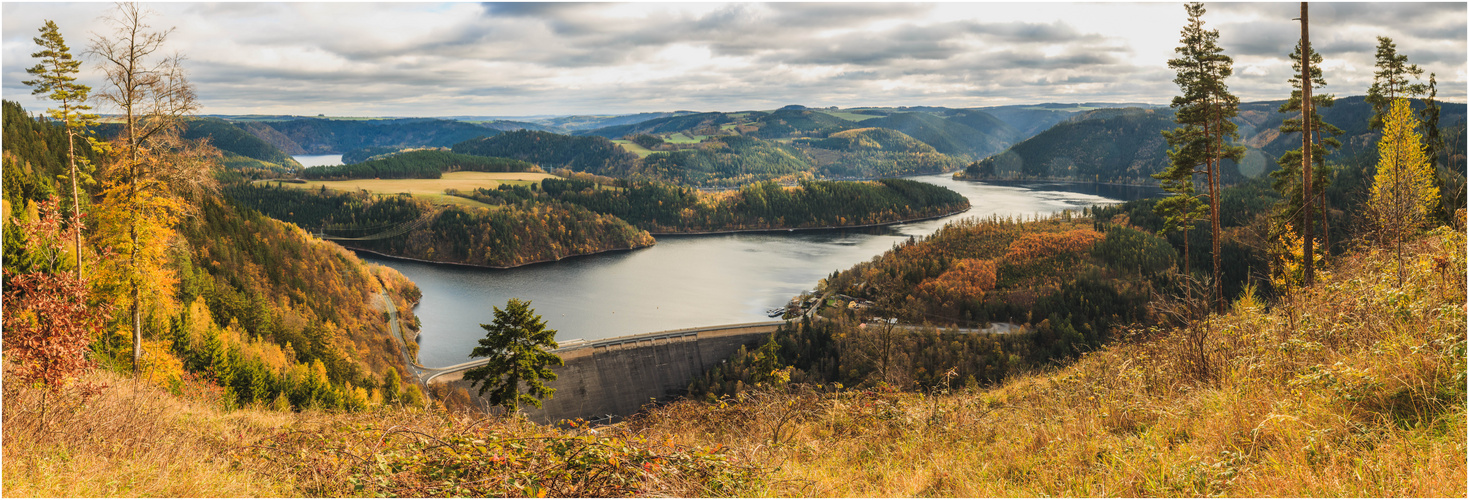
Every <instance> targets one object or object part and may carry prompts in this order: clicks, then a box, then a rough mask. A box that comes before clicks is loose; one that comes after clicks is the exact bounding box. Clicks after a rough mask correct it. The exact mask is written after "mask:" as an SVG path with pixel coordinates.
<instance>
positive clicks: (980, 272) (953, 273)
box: [918, 259, 995, 303]
mask: <svg viewBox="0 0 1469 500" xmlns="http://www.w3.org/2000/svg"><path fill="white" fill-rule="evenodd" d="M994 288H995V263H994V262H993V261H989V260H984V259H959V260H958V261H956V262H955V263H954V265H953V266H952V267H950V268H949V270H948V271H945V272H944V274H941V275H939V277H937V278H933V279H929V280H925V281H924V282H923V283H922V284H921V285H919V286H918V289H919V291H922V292H924V293H926V294H928V295H930V296H934V297H938V298H940V299H941V300H944V301H945V302H950V303H952V302H957V301H965V300H974V299H978V298H980V297H983V296H984V292H985V291H988V290H992V289H994Z"/></svg>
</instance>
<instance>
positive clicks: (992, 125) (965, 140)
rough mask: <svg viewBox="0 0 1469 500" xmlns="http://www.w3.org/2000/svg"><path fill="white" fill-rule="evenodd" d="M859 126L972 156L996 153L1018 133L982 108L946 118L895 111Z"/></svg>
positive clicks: (865, 121) (977, 156)
mask: <svg viewBox="0 0 1469 500" xmlns="http://www.w3.org/2000/svg"><path fill="white" fill-rule="evenodd" d="M966 122H967V123H966ZM862 125H863V126H865V127H883V128H890V129H893V130H897V131H899V132H902V133H905V134H908V135H909V136H911V137H913V138H914V139H918V140H920V141H923V142H925V143H927V144H928V145H930V146H933V148H934V149H936V150H938V152H940V153H944V154H947V155H951V156H966V157H970V158H971V159H978V158H983V157H985V156H988V155H990V154H993V153H995V152H998V151H1000V150H1001V149H1004V148H1005V146H1009V145H1010V144H1011V143H1013V142H1014V141H1015V140H1016V139H1017V138H1018V137H1019V135H1020V133H1019V131H1017V130H1015V129H1014V127H1011V126H1009V125H1006V124H1005V123H1003V122H1001V121H999V120H998V119H995V118H994V117H993V116H988V114H987V113H984V112H982V111H968V112H962V113H957V114H955V115H954V116H952V117H948V118H945V117H941V116H938V115H934V114H930V113H894V114H892V115H888V116H886V117H882V118H873V119H868V120H863V121H862ZM971 125H973V126H971ZM975 126H979V127H982V128H983V130H981V129H977V128H975Z"/></svg>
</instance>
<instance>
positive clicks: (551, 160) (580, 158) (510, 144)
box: [453, 130, 638, 175]
mask: <svg viewBox="0 0 1469 500" xmlns="http://www.w3.org/2000/svg"><path fill="white" fill-rule="evenodd" d="M453 151H454V152H455V153H458V154H464V155H478V156H493V157H500V158H514V159H517V160H523V161H528V162H531V163H534V164H536V165H540V166H541V168H542V169H545V170H547V171H550V170H554V169H558V168H567V169H571V170H574V171H577V172H588V173H593V174H599V175H625V174H626V173H627V172H628V171H629V170H631V169H632V168H633V165H634V164H635V163H636V162H637V160H638V157H637V155H634V154H632V153H629V152H627V151H626V150H624V149H622V147H620V146H618V145H616V144H613V143H612V141H609V140H607V139H606V138H603V137H595V136H590V137H576V136H569V135H561V134H553V133H550V132H541V131H534V130H517V131H512V132H505V133H503V134H499V135H496V136H494V137H481V138H477V139H471V140H467V141H463V142H460V143H457V144H454V148H453Z"/></svg>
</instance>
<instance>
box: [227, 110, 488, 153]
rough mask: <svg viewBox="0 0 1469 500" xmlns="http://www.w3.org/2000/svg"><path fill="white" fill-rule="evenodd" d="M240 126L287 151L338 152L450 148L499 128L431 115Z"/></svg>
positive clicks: (259, 123) (272, 122) (316, 119)
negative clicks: (428, 116) (390, 147)
mask: <svg viewBox="0 0 1469 500" xmlns="http://www.w3.org/2000/svg"><path fill="white" fill-rule="evenodd" d="M236 123H237V125H239V126H240V127H241V128H243V129H245V130H246V131H248V132H250V133H251V134H254V135H255V136H256V137H259V138H260V139H261V140H264V141H265V142H269V143H271V145H273V146H275V147H277V148H279V149H280V150H282V151H285V152H286V153H288V154H293V155H302V154H338V153H344V152H347V151H351V150H354V149H361V148H366V147H373V146H392V147H400V148H408V147H425V146H427V147H449V146H452V145H454V144H456V143H459V142H463V141H466V140H469V139H473V138H476V137H482V136H492V135H495V134H498V133H499V131H498V130H494V129H490V128H485V127H482V126H479V125H475V124H472V123H465V122H460V121H454V120H439V119H433V118H396V119H383V120H332V119H326V118H299V119H295V120H288V121H240V122H236Z"/></svg>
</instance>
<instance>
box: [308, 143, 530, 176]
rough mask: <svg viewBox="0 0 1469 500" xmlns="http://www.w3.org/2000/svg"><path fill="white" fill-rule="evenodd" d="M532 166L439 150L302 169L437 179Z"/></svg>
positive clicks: (330, 173) (319, 172)
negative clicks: (449, 175)
mask: <svg viewBox="0 0 1469 500" xmlns="http://www.w3.org/2000/svg"><path fill="white" fill-rule="evenodd" d="M535 169H536V166H535V165H533V164H531V163H528V162H524V161H521V160H513V159H510V158H495V157H488V156H473V155H464V154H457V153H450V152H447V151H439V150H432V149H429V150H420V151H408V152H404V153H398V154H395V155H390V156H386V157H384V158H381V159H377V160H368V161H363V162H360V163H349V164H346V165H333V166H327V167H314V168H307V169H302V170H301V172H300V175H301V178H303V179H322V180H343V179H373V178H377V179H438V178H440V177H442V176H443V174H444V173H446V172H458V171H461V170H462V171H468V172H530V171H533V170H535Z"/></svg>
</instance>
